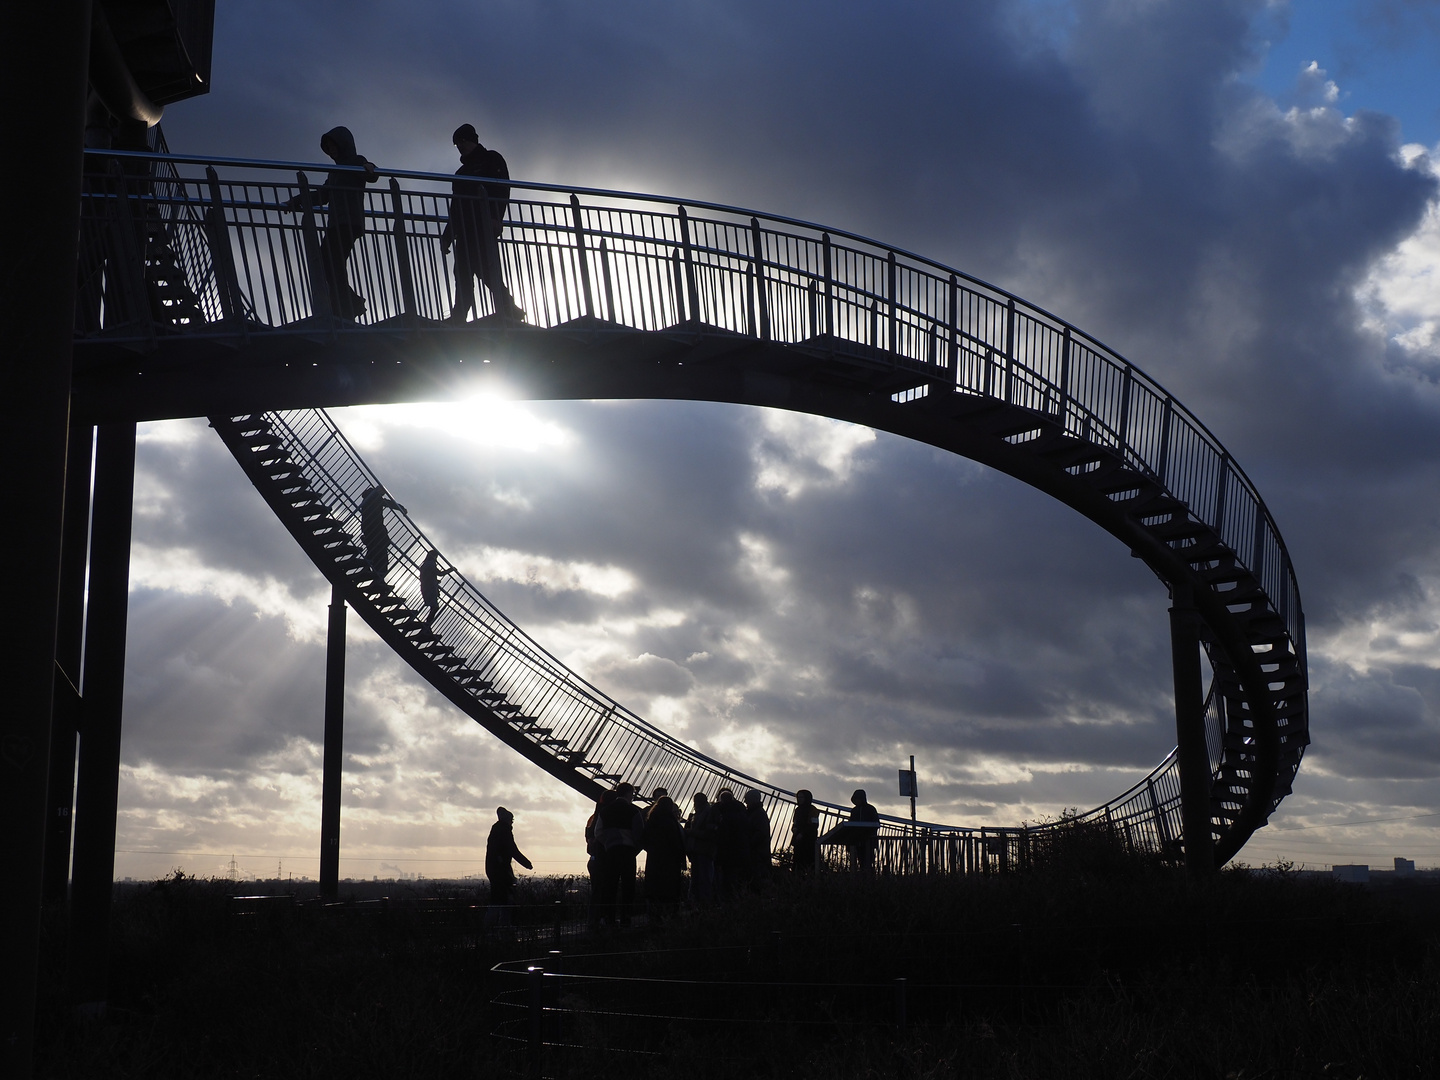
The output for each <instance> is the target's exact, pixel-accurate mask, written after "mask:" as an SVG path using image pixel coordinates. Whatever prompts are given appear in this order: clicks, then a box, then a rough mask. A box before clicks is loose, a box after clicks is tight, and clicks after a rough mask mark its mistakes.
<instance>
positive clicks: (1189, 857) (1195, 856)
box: [1170, 584, 1215, 877]
mask: <svg viewBox="0 0 1440 1080" xmlns="http://www.w3.org/2000/svg"><path fill="white" fill-rule="evenodd" d="M1170 650H1171V656H1172V663H1173V665H1174V670H1175V742H1176V745H1177V747H1178V758H1179V763H1180V818H1181V821H1182V823H1183V826H1184V831H1185V866H1186V869H1188V870H1189V871H1190V874H1191V875H1192V876H1194V877H1204V876H1206V875H1208V874H1210V873H1213V872H1214V870H1215V848H1214V841H1213V840H1212V838H1211V835H1210V752H1209V750H1208V749H1207V747H1206V745H1205V687H1204V684H1203V681H1202V679H1201V673H1200V617H1199V615H1198V614H1197V613H1196V611H1195V607H1194V598H1193V595H1192V593H1191V588H1190V586H1189V585H1188V584H1177V585H1174V586H1172V588H1171V607H1170Z"/></svg>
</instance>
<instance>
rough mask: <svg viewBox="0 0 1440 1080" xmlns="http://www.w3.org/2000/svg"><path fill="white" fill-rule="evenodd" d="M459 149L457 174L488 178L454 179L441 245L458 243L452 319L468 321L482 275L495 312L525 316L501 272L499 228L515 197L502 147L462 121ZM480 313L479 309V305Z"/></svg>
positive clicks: (514, 317)
mask: <svg viewBox="0 0 1440 1080" xmlns="http://www.w3.org/2000/svg"><path fill="white" fill-rule="evenodd" d="M453 139H454V142H455V149H457V150H458V151H460V168H458V169H456V170H455V175H456V176H475V177H485V178H486V179H488V180H489V181H490V183H488V184H487V183H481V182H480V181H479V180H455V181H452V182H451V184H450V193H451V196H452V198H451V200H450V220H449V221H447V222H446V223H445V230H444V231H443V232H442V233H441V234H440V250H441V251H442V252H447V253H448V252H449V250H450V247H451V245H452V244H453V245H454V247H455V308H454V310H452V311H451V312H450V318H449V320H448V321H449V322H453V323H463V322H465V320H466V319H467V318H468V317H469V315H470V309H471V308H473V307H475V278H476V277H477V276H478V277H479V278H480V280H481V281H483V282H484V283H485V287H486V288H487V289H489V290H490V299H491V300H493V301H494V303H495V311H496V312H497V313H498V314H499V315H500V316H501V317H502V318H506V319H512V320H514V321H516V322H524V321H525V312H523V311H521V310H520V308H519V306H518V305H517V304H516V303H515V299H514V298H513V297H512V296H511V295H510V290H509V288H508V287H506V285H505V278H504V276H503V275H502V273H501V264H500V244H499V240H500V233H501V232H502V231H503V230H504V228H505V207H506V206H507V205H509V202H510V185H509V184H506V183H504V182H503V181H505V180H509V179H510V170H509V168H508V167H507V166H506V164H505V159H504V158H503V157H502V156H501V155H500V152H499V151H498V150H490V149H487V148H486V147H484V146H481V145H480V136H479V135H478V134H477V133H476V131H475V128H474V126H473V125H471V124H461V125H460V126H459V127H458V128H456V129H455V134H454V136H453ZM476 314H479V312H478V309H477V311H476Z"/></svg>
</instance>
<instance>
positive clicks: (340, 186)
mask: <svg viewBox="0 0 1440 1080" xmlns="http://www.w3.org/2000/svg"><path fill="white" fill-rule="evenodd" d="M320 150H321V151H322V152H323V153H324V154H326V155H327V156H328V157H329V158H330V159H331V160H332V161H334V162H335V164H336V165H348V166H354V167H355V168H349V169H337V170H336V171H334V172H332V173H331V174H330V175H329V176H327V177H325V183H323V184H321V185H320V187H318V188H316V189H314V190H313V191H311V193H310V202H311V205H312V206H317V207H318V206H327V205H328V206H329V208H330V219H329V221H328V223H327V224H326V227H325V238H324V239H323V240H321V241H320V262H321V264H322V265H323V266H324V267H325V277H326V279H327V283H328V285H329V288H330V309H331V311H333V312H334V313H335V314H336V315H339V316H340V317H341V318H342V319H356V318H359V317H360V316H361V315H364V314H365V298H364V297H363V296H361V295H360V294H359V293H357V292H356V291H355V290H354V289H353V288H351V286H350V271H349V267H350V253H351V251H353V250H354V248H355V242H356V241H357V240H359V239H360V237H361V236H363V235H364V234H365V185H366V184H371V183H374V182H375V181H376V180H378V179H380V173H379V172H378V171H377V170H376V168H375V164H374V162H371V161H369V160H367V159H366V158H365V157H364V156H362V155H361V154H359V153H357V152H356V150H355V136H354V135H352V134H350V129H349V128H347V127H333V128H331V129H330V130H329V131H327V132H326V133H325V134H324V135H322V136H320ZM357 168H358V169H360V170H362V171H359V172H357V171H355V169H357ZM286 205H287V206H288V207H289V208H290V209H292V210H298V209H300V207H301V206H302V205H303V203H302V200H301V197H300V196H299V195H297V196H295V198H293V199H291V200H290V201H289V202H288V203H286Z"/></svg>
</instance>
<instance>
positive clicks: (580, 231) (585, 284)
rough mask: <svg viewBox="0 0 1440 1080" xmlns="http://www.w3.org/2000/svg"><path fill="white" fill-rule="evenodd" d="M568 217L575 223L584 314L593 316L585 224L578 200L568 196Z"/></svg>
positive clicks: (593, 304)
mask: <svg viewBox="0 0 1440 1080" xmlns="http://www.w3.org/2000/svg"><path fill="white" fill-rule="evenodd" d="M570 216H571V219H572V220H573V221H574V223H575V256H576V258H578V259H579V260H580V291H581V293H582V294H583V295H584V297H585V314H586V315H589V316H591V317H592V318H593V317H594V315H595V297H594V296H593V295H592V293H591V291H590V256H589V255H588V254H587V253H586V251H585V222H584V220H583V219H582V217H581V214H580V200H579V198H578V197H576V196H574V195H571V196H570Z"/></svg>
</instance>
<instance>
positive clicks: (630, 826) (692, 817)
mask: <svg viewBox="0 0 1440 1080" xmlns="http://www.w3.org/2000/svg"><path fill="white" fill-rule="evenodd" d="M850 801H851V803H852V804H853V809H852V810H851V811H850V817H849V820H848V821H846V822H844V823H842V824H841V825H840V826H839V827H838V829H836V830H834V831H833V832H834V833H835V834H838V835H836V836H835V839H836V841H837V842H839V843H843V844H844V845H845V847H846V848H847V849H848V851H849V853H850V856H851V858H852V860H853V861H854V863H855V866H856V867H857V868H858V869H860V870H861V871H865V872H868V871H870V870H871V869H872V868H873V866H874V858H875V848H876V844H877V840H878V832H879V826H880V815H879V813H878V812H877V811H876V810H875V807H873V806H871V805H870V802H869V800H868V799H867V798H866V795H865V791H864V789H863V788H862V789H859V790H857V791H856V792H855V793H854V794H853V795H851V797H850ZM649 802H650V804H649V806H648V807H643V808H642V807H640V806H638V805H637V804H636V792H635V787H634V785H632V784H627V783H620V784H616V785H615V787H614V788H613V789H612V790H610V791H607V792H605V794H604V795H602V796H601V797H600V799H599V800H598V801H597V802H596V804H595V812H594V813H593V814H591V815H590V818H589V820H588V821H586V822H585V849H586V851H587V853H588V854H589V862H588V864H587V868H588V870H589V874H590V923H591V925H592V926H599V925H602V924H607V923H611V924H616V925H619V926H629V925H630V924H631V921H632V919H633V916H634V913H635V908H636V904H635V879H636V872H637V870H638V862H639V858H640V853H641V852H644V853H645V903H646V906H647V908H648V909H649V913H650V917H651V918H652V919H654V920H655V921H657V922H658V921H661V920H663V919H664V918H665V917H666V916H667V915H669V914H671V913H673V912H674V911H675V910H676V909H677V908H678V907H679V906H680V903H681V902H682V901H684V900H685V899H686V898H687V895H688V899H689V900H690V902H691V903H693V904H696V905H702V904H708V903H710V902H712V901H714V900H717V899H729V898H732V897H735V896H738V895H741V894H743V893H745V892H747V891H750V890H753V889H755V888H757V887H758V886H759V885H760V884H761V883H762V882H763V881H764V880H765V879H766V877H767V876H768V875H769V874H770V873H771V872H772V871H773V869H774V865H773V860H772V858H771V853H770V815H769V813H768V812H767V811H766V809H765V799H764V796H763V794H762V793H761V792H760V791H758V790H756V789H755V788H751V789H750V790H749V791H747V792H745V796H744V799H743V801H742V800H740V799H736V798H735V793H734V792H733V791H732V790H731V789H730V788H721V789H720V790H719V791H718V792H716V794H715V799H714V800H713V801H712V800H711V799H710V798H709V797H708V796H707V795H706V794H705V793H704V792H703V791H697V792H696V793H695V795H694V796H693V800H692V807H693V809H692V810H691V811H690V814H689V815H688V816H686V817H683V818H682V817H681V813H680V808H679V807H678V806H677V805H676V804H675V800H674V799H672V798H671V797H670V793H669V792H668V791H666V790H665V789H664V788H656V789H655V791H654V792H653V794H652V795H651V796H650V801H649ZM496 818H497V821H496V822H495V824H494V825H493V826H492V827H491V829H490V836H489V840H488V842H487V844H486V848H485V875H486V877H488V878H489V879H490V897H491V903H492V905H505V904H508V903H509V902H510V890H511V889H512V888H513V887H514V884H515V872H514V869H513V867H512V866H511V862H512V860H513V861H518V862H519V863H520V864H521V865H522V866H524V867H525V868H526V869H530V860H529V859H527V858H526V857H525V856H524V855H523V854H521V852H520V848H519V847H518V846H517V845H516V843H515V833H514V821H515V816H514V815H513V814H511V813H510V811H509V810H506V809H505V808H504V807H501V808H500V809H499V810H497V811H496ZM820 842H821V837H820V811H819V808H818V807H817V806H816V805H815V800H814V797H813V796H812V795H811V794H810V792H809V791H806V790H805V789H803V788H802V789H801V790H799V791H797V792H796V793H795V813H794V815H793V817H792V818H791V823H790V850H791V855H792V858H791V861H790V868H791V870H792V871H793V872H794V873H795V874H797V875H802V876H803V875H807V874H811V873H813V872H814V871H815V870H816V869H817V868H818V866H819V851H820V847H819V845H820ZM687 863H688V865H689V867H690V880H689V888H688V894H687V888H686V881H685V867H686V865H687Z"/></svg>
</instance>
